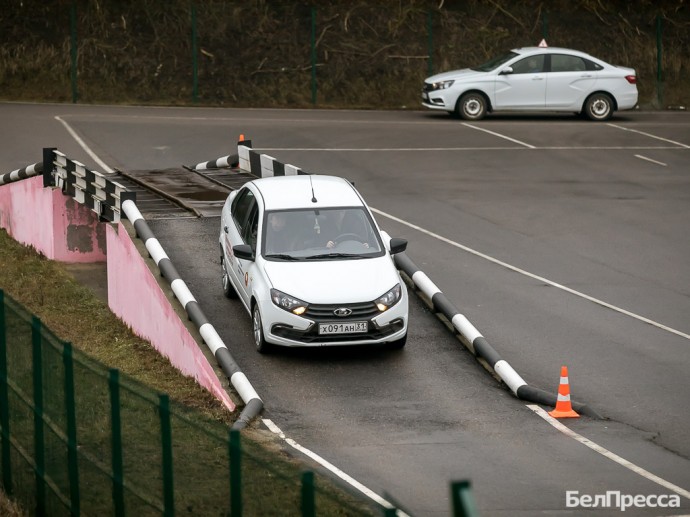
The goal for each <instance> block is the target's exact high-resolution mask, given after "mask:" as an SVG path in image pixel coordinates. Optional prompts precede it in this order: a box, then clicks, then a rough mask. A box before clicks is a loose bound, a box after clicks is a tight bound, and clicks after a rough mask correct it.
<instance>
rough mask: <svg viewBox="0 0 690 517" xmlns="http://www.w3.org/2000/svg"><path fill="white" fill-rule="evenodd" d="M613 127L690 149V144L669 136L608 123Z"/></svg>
mask: <svg viewBox="0 0 690 517" xmlns="http://www.w3.org/2000/svg"><path fill="white" fill-rule="evenodd" d="M608 125H609V126H611V127H615V128H616V129H622V130H623V131H631V132H632V133H638V134H640V135H644V136H648V137H649V138H656V139H657V140H661V141H663V142H668V143H670V144H676V145H678V146H680V147H684V148H685V149H690V145H685V144H681V143H680V142H676V141H675V140H669V139H668V138H662V137H660V136H656V135H652V134H651V133H645V132H644V131H639V130H637V129H630V128H629V127H623V126H618V125H616V124H611V123H609V124H608Z"/></svg>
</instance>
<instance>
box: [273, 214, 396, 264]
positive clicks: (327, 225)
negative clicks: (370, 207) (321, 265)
mask: <svg viewBox="0 0 690 517" xmlns="http://www.w3.org/2000/svg"><path fill="white" fill-rule="evenodd" d="M262 228H263V229H262V237H261V240H262V244H261V250H262V254H263V256H264V257H265V258H266V259H267V260H276V261H295V260H343V259H361V258H370V257H378V256H381V255H383V253H384V251H383V244H382V242H381V238H380V236H379V234H378V231H377V230H376V228H375V226H374V224H373V221H372V220H371V217H370V216H369V214H368V213H367V211H366V210H364V209H363V208H362V207H351V208H330V209H301V210H283V211H269V212H266V214H265V216H264V221H263V225H262Z"/></svg>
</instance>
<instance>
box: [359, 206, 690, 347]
mask: <svg viewBox="0 0 690 517" xmlns="http://www.w3.org/2000/svg"><path fill="white" fill-rule="evenodd" d="M370 208H371V211H372V212H375V213H377V214H379V215H381V216H383V217H387V218H388V219H391V220H392V221H396V222H398V223H400V224H403V225H405V226H408V227H409V228H413V229H415V230H417V231H419V232H422V233H424V234H426V235H428V236H430V237H433V238H435V239H438V240H440V241H442V242H445V243H446V244H450V245H451V246H454V247H456V248H460V249H461V250H464V251H466V252H468V253H471V254H473V255H476V256H477V257H481V258H483V259H485V260H488V261H489V262H493V263H494V264H498V265H499V266H502V267H504V268H506V269H510V270H511V271H515V272H516V273H520V274H521V275H525V276H528V277H530V278H533V279H535V280H538V281H539V282H544V283H545V284H548V285H550V286H551V287H556V288H558V289H561V290H563V291H566V292H568V293H570V294H574V295H575V296H579V297H580V298H584V299H585V300H589V301H590V302H594V303H596V304H598V305H601V306H602V307H606V308H607V309H611V310H614V311H616V312H619V313H621V314H624V315H626V316H630V317H631V318H635V319H636V320H638V321H642V322H643V323H648V324H649V325H653V326H654V327H657V328H660V329H662V330H665V331H667V332H670V333H671V334H675V335H677V336H680V337H683V338H685V339H690V334H686V333H684V332H681V331H680V330H676V329H673V328H671V327H668V326H666V325H663V324H661V323H658V322H656V321H653V320H650V319H648V318H645V317H644V316H640V315H639V314H635V313H633V312H630V311H626V310H625V309H622V308H620V307H617V306H615V305H611V304H610V303H607V302H605V301H603V300H599V299H598V298H594V297H592V296H589V295H587V294H585V293H581V292H580V291H576V290H575V289H571V288H570V287H567V286H564V285H562V284H559V283H556V282H553V281H552V280H549V279H548V278H544V277H542V276H539V275H535V274H534V273H530V272H529V271H525V270H524V269H520V268H518V267H515V266H512V265H510V264H507V263H506V262H502V261H500V260H498V259H495V258H493V257H491V256H490V255H486V254H484V253H481V252H479V251H477V250H474V249H472V248H468V247H467V246H463V245H462V244H460V243H459V242H455V241H452V240H450V239H448V238H446V237H443V236H442V235H439V234H437V233H434V232H431V231H429V230H426V229H424V228H422V227H421V226H417V225H416V224H412V223H410V222H407V221H405V220H404V219H400V218H399V217H395V216H394V215H391V214H387V213H386V212H383V211H381V210H378V209H376V208H373V207H370Z"/></svg>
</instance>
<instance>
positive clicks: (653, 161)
mask: <svg viewBox="0 0 690 517" xmlns="http://www.w3.org/2000/svg"><path fill="white" fill-rule="evenodd" d="M635 158H639V159H640V160H647V161H648V162H652V163H656V164H657V165H661V166H662V167H666V164H665V163H664V162H658V161H656V160H652V159H651V158H647V157H646V156H642V155H641V154H636V155H635Z"/></svg>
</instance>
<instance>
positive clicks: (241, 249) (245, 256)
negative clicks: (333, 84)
mask: <svg viewBox="0 0 690 517" xmlns="http://www.w3.org/2000/svg"><path fill="white" fill-rule="evenodd" d="M232 254H233V255H235V256H236V257H237V258H239V259H242V260H254V251H253V250H252V247H251V246H250V245H249V244H238V245H236V246H233V247H232Z"/></svg>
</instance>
